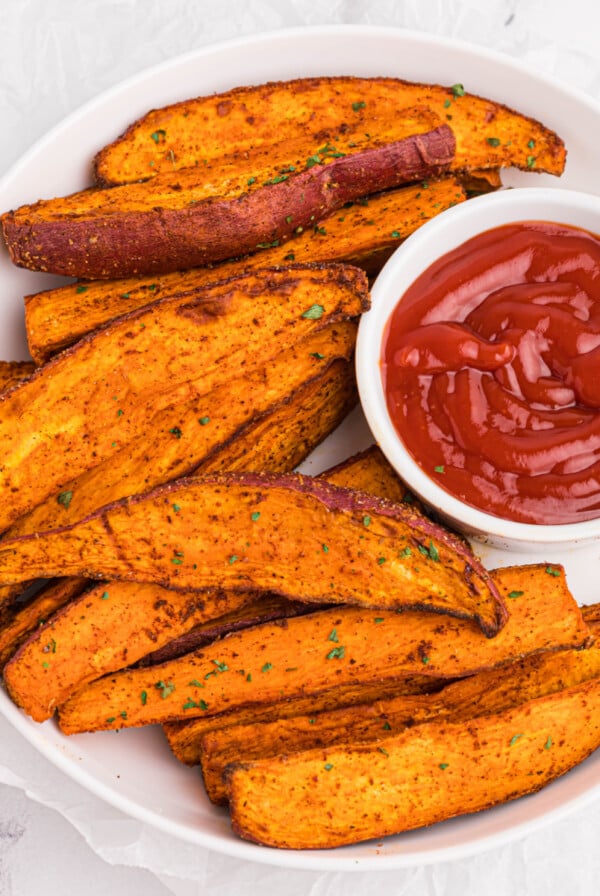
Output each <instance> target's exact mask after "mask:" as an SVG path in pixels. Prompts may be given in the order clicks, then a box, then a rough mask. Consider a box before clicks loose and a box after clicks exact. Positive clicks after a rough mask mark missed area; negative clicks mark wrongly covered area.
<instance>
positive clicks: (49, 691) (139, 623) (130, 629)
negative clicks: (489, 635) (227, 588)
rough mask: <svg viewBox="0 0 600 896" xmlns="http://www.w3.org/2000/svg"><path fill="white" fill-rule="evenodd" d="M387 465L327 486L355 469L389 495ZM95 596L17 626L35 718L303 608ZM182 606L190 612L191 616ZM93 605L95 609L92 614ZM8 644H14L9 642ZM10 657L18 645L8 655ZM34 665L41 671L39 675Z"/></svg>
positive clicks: (15, 667) (123, 592)
mask: <svg viewBox="0 0 600 896" xmlns="http://www.w3.org/2000/svg"><path fill="white" fill-rule="evenodd" d="M300 416H302V413H301V409H300ZM271 454H272V452H271V451H270V452H269V455H271ZM255 457H256V455H255ZM257 459H258V458H257ZM222 460H223V463H224V465H225V466H226V465H227V462H228V460H227V456H226V452H223V453H222ZM386 464H387V462H386V461H385V460H383V458H382V455H381V454H380V452H378V451H376V450H371V451H369V452H364V453H363V454H361V455H359V456H357V457H356V458H351V459H349V460H347V461H346V462H344V464H341V465H340V466H339V467H337V468H336V469H335V470H334V471H332V472H331V477H332V481H334V480H335V479H336V478H339V477H342V476H348V475H349V473H350V471H351V470H352V469H356V479H357V481H358V482H363V484H366V483H367V482H368V481H369V479H370V478H371V474H370V470H374V471H375V472H376V480H377V483H384V482H385V481H386V479H387V486H385V490H386V491H388V492H389V491H390V490H391V489H393V488H398V487H399V486H398V485H397V483H398V482H399V480H398V478H397V477H396V475H395V473H394V472H393V471H392V470H391V468H389V467H388V466H386ZM174 509H175V508H174ZM175 512H177V511H175ZM62 581H64V582H66V583H68V582H69V581H71V580H69V579H66V580H62ZM77 581H78V582H79V581H81V580H77ZM80 590H83V586H81V589H80ZM97 593H99V594H100V597H101V599H102V598H103V597H104V596H105V595H108V596H107V597H105V600H106V601H108V599H109V597H110V603H99V602H98V601H97V599H96V598H95V597H94V592H91V593H90V594H89V595H88V594H86V595H83V597H82V598H81V600H79V601H74V602H73V603H72V604H71V605H70V606H69V607H67V608H66V609H65V610H64V611H63V612H62V613H60V614H57V615H50V614H49V613H48V609H47V603H46V602H44V603H43V605H42V606H38V605H37V604H36V601H32V603H31V604H30V607H29V613H28V617H27V618H28V619H29V621H30V625H29V627H28V629H26V628H24V626H23V625H22V626H21V629H20V632H21V633H22V634H23V636H26V635H29V636H30V637H29V639H28V640H27V643H26V644H24V645H23V647H22V648H21V650H20V651H19V652H18V654H17V655H15V656H13V658H12V661H11V663H10V668H9V669H8V670H7V673H6V680H7V683H8V685H9V689H10V693H11V696H12V698H13V700H14V701H15V703H17V704H18V705H19V706H20V707H21V708H22V709H24V710H25V712H27V713H28V714H29V715H31V716H32V717H33V718H34V719H35V720H36V721H43V720H44V719H45V718H49V716H50V715H52V713H53V712H54V708H55V707H56V706H57V705H58V704H59V703H61V702H64V701H65V700H66V699H67V697H68V696H69V695H70V694H71V693H72V692H73V691H75V690H77V688H78V687H80V686H82V685H83V684H85V683H86V682H87V681H91V680H93V679H94V678H99V677H100V676H102V675H106V674H108V673H109V672H114V671H116V670H118V669H120V668H123V666H124V665H133V664H135V663H137V662H138V661H140V660H141V659H143V658H146V659H147V658H148V655H149V654H151V653H153V654H155V653H158V654H159V656H158V657H156V656H154V657H150V659H149V660H148V659H147V662H145V663H144V664H145V665H148V664H149V662H152V663H156V662H159V661H163V660H164V659H166V658H167V656H165V655H163V656H161V652H162V653H163V654H168V655H169V657H173V656H177V655H179V654H181V653H183V652H186V649H187V650H188V651H189V650H192V649H195V648H197V647H198V646H200V645H202V644H204V643H206V641H207V639H208V640H210V639H211V635H212V638H213V639H214V638H215V637H217V635H218V634H224V633H225V632H226V631H227V630H235V629H236V628H241V627H244V626H248V625H251V624H257V622H258V621H259V618H258V614H262V616H263V621H264V619H267V618H279V617H281V618H285V617H286V616H289V615H296V614H299V612H300V610H301V609H302V606H300V605H299V604H298V602H296V603H294V602H291V601H289V600H283V599H281V598H275V597H274V596H273V595H264V596H262V597H258V598H257V597H255V596H254V595H252V593H250V592H244V593H238V594H229V593H225V592H217V593H216V595H211V594H209V595H208V596H207V597H206V599H205V600H202V601H200V600H199V598H198V595H197V594H194V593H190V594H187V595H184V596H183V597H182V596H180V595H179V594H178V593H176V592H172V591H168V590H167V589H161V588H160V587H158V586H152V585H148V586H145V587H144V586H134V587H132V586H131V585H129V584H128V583H123V582H110V583H103V585H102V586H100V590H99V592H97ZM188 607H189V608H192V609H191V610H190V611H189V612H188V611H187V610H186V608H188ZM203 607H204V608H203ZM276 607H278V610H277V612H276V609H275V608H276ZM94 608H95V612H92V613H90V612H89V611H90V609H92V610H93V609H94ZM155 608H157V610H156V611H155ZM193 608H196V609H195V610H193ZM240 608H243V611H242V610H241V609H240ZM192 610H193V611H192ZM205 611H206V612H205ZM305 611H307V610H305ZM198 613H200V616H199V617H198ZM224 614H225V615H224ZM41 616H43V617H45V618H47V619H48V622H47V625H45V626H44V627H43V628H39V626H38V621H39V618H40V617H41ZM155 616H156V620H155V621H156V629H154V628H153V627H152V626H149V625H148V619H149V618H154V617H155ZM117 620H118V624H117ZM165 620H168V623H169V624H168V625H165ZM8 634H9V633H7V635H8ZM23 640H25V637H23ZM2 643H3V641H2V635H1V634H0V645H1V644H2ZM9 643H10V644H11V645H12V644H13V639H12V638H11V639H10V640H9ZM48 643H51V644H53V645H54V650H53V651H52V653H53V655H52V657H51V660H52V664H51V666H50V664H49V662H48V657H46V656H45V654H46V653H47V650H46V647H47V645H48ZM107 644H110V648H108V647H107ZM15 652H16V647H15V649H14V650H12V653H15ZM7 659H8V657H7ZM40 664H42V668H43V669H44V670H45V671H44V674H43V676H42V677H40ZM44 664H45V665H44Z"/></svg>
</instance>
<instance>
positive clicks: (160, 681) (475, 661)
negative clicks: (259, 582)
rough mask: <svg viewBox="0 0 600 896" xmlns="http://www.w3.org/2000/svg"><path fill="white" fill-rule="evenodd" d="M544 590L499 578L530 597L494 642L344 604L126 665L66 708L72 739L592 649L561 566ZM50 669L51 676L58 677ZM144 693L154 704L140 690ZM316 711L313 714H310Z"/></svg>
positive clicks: (535, 581) (513, 577)
mask: <svg viewBox="0 0 600 896" xmlns="http://www.w3.org/2000/svg"><path fill="white" fill-rule="evenodd" d="M556 572H558V573H559V575H557V576H551V577H550V576H548V577H547V578H548V582H547V587H546V588H545V589H543V590H540V587H539V578H538V577H539V575H540V573H539V567H515V568H512V569H507V570H505V571H504V570H500V571H498V573H497V574H495V576H496V578H497V580H498V585H499V588H500V590H501V592H502V593H503V594H505V593H506V587H507V586H508V587H509V588H510V591H512V590H514V589H515V588H517V586H521V587H520V588H519V589H518V590H520V591H524V593H525V594H527V595H528V596H527V598H526V599H523V600H520V599H518V600H515V601H514V603H513V602H512V601H511V613H510V615H509V618H508V621H507V623H506V625H505V626H504V628H503V629H501V631H500V632H499V633H498V634H497V635H496V637H495V638H486V637H485V636H484V635H483V634H482V632H481V630H480V629H479V628H478V627H477V626H476V625H475V624H474V623H473V622H472V621H471V620H465V619H457V618H455V617H451V616H441V615H438V614H435V613H430V612H425V611H418V610H407V611H405V612H402V613H398V612H397V611H395V610H372V609H367V608H364V607H349V606H343V607H337V608H331V609H329V610H321V611H319V612H315V613H311V614H308V615H306V616H300V617H296V618H292V619H288V620H287V621H286V625H285V626H281V625H280V624H278V623H276V622H275V623H266V624H264V625H259V626H256V627H255V628H249V629H245V630H244V631H241V632H234V633H233V634H231V635H229V636H228V637H226V638H224V639H223V640H221V641H218V642H216V643H215V644H213V645H210V646H209V647H207V648H202V649H201V650H199V651H196V652H195V653H192V654H189V655H187V656H184V657H180V658H179V659H176V660H172V661H170V662H167V663H162V664H161V665H159V666H155V667H152V668H150V669H134V670H124V671H122V672H119V673H116V674H115V675H107V676H106V677H104V678H101V679H99V680H97V681H95V682H92V683H91V684H89V685H88V686H87V687H85V688H82V689H81V690H79V691H78V692H77V693H76V694H74V695H73V696H72V697H71V698H70V699H69V700H67V701H66V703H65V704H63V706H62V707H60V708H59V718H60V726H61V728H62V730H63V731H64V732H65V733H67V734H75V733H79V732H83V731H93V730H99V729H105V728H120V727H130V726H138V725H147V724H154V723H157V722H160V723H163V722H166V721H170V720H173V719H181V718H186V717H188V718H194V717H195V716H206V717H208V716H218V715H219V714H220V713H224V712H227V711H230V710H236V709H242V708H247V707H249V706H253V707H256V708H262V707H264V706H269V705H275V706H278V705H279V706H285V704H286V703H287V701H288V700H291V699H294V698H297V697H307V696H309V695H313V696H316V695H319V694H322V693H325V692H327V691H331V692H332V693H333V694H334V695H337V693H338V691H339V690H340V689H341V688H343V687H345V686H346V685H353V684H357V683H359V684H361V685H363V684H368V683H372V684H377V685H381V684H382V683H385V682H386V681H387V682H390V681H391V680H394V679H395V681H396V683H397V682H398V679H400V678H412V677H413V676H417V677H418V678H419V679H420V678H421V677H423V676H428V677H430V678H431V679H433V680H435V681H436V684H437V685H438V686H439V684H440V683H441V680H443V679H445V680H446V681H448V680H450V679H452V678H457V677H460V676H463V675H470V674H473V673H474V672H476V671H479V670H482V669H487V668H491V667H493V666H495V665H497V664H498V663H503V662H507V661H510V660H511V659H513V658H515V657H518V656H524V655H526V654H527V653H533V652H536V651H540V650H544V649H555V648H558V647H576V646H583V645H585V644H587V643H588V641H589V637H590V632H589V629H588V626H587V625H586V624H585V622H584V621H583V619H582V616H581V611H580V609H579V607H578V606H577V604H576V602H575V600H574V599H573V597H572V595H571V594H570V592H569V590H568V588H567V586H566V584H565V581H564V577H563V575H562V573H561V571H560V569H558V568H556ZM50 674H51V673H50ZM141 691H144V692H145V694H146V699H145V700H144V701H141V700H140V699H139V694H140V692H141ZM308 711H310V710H308Z"/></svg>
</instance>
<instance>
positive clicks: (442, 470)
mask: <svg viewBox="0 0 600 896" xmlns="http://www.w3.org/2000/svg"><path fill="white" fill-rule="evenodd" d="M433 472H434V473H445V472H446V468H445V467H444V464H438V466H437V467H434V468H433Z"/></svg>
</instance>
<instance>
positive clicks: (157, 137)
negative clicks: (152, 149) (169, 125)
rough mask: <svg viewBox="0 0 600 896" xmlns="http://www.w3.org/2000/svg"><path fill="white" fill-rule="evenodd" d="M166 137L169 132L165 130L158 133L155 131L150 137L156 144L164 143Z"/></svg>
mask: <svg viewBox="0 0 600 896" xmlns="http://www.w3.org/2000/svg"><path fill="white" fill-rule="evenodd" d="M166 136H167V132H166V131H165V130H164V129H163V128H159V129H158V130H157V131H154V132H153V133H152V134H150V137H151V138H152V139H153V140H154V142H155V143H164V142H165V138H166Z"/></svg>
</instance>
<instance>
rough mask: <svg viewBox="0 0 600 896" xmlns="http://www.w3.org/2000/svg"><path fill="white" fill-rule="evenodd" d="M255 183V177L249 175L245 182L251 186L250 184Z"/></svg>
mask: <svg viewBox="0 0 600 896" xmlns="http://www.w3.org/2000/svg"><path fill="white" fill-rule="evenodd" d="M255 183H256V178H255V177H249V178H248V180H247V181H246V184H247V185H248V186H249V187H251V186H252V184H255Z"/></svg>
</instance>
